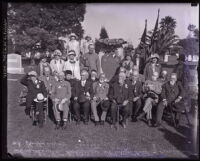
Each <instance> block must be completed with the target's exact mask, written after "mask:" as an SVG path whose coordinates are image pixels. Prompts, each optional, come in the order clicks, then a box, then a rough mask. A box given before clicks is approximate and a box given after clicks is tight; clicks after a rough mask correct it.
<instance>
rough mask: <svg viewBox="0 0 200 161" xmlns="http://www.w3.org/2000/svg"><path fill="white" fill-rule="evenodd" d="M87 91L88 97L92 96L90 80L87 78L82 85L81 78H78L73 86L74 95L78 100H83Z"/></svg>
mask: <svg viewBox="0 0 200 161" xmlns="http://www.w3.org/2000/svg"><path fill="white" fill-rule="evenodd" d="M87 92H89V94H90V98H93V86H92V82H91V81H89V80H86V83H85V87H82V85H81V80H80V81H79V80H78V81H77V83H76V84H75V88H74V97H78V100H84V99H85V98H86V97H85V96H86V93H87ZM80 102H82V101H80Z"/></svg>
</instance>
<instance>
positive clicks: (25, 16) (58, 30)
mask: <svg viewBox="0 0 200 161" xmlns="http://www.w3.org/2000/svg"><path fill="white" fill-rule="evenodd" d="M84 14H85V4H75V3H58V4H56V5H55V4H53V3H10V4H9V5H8V31H9V32H8V37H9V38H14V41H15V45H16V46H17V48H18V50H20V51H21V52H22V51H31V50H32V49H33V47H34V45H35V44H36V43H38V42H40V43H41V47H42V51H45V50H47V49H48V50H50V51H51V50H55V49H56V48H57V47H58V44H57V43H56V41H57V39H58V37H60V36H65V35H66V34H70V33H71V32H74V33H76V35H78V36H79V38H82V36H83V33H84V31H83V29H82V26H81V22H82V21H83V20H84Z"/></svg>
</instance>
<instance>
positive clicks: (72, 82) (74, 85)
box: [66, 79, 78, 99]
mask: <svg viewBox="0 0 200 161" xmlns="http://www.w3.org/2000/svg"><path fill="white" fill-rule="evenodd" d="M66 81H68V82H69V83H70V85H71V98H72V99H73V98H74V95H75V87H76V83H77V82H78V80H77V79H70V80H66Z"/></svg>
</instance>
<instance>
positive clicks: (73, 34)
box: [69, 33, 78, 39]
mask: <svg viewBox="0 0 200 161" xmlns="http://www.w3.org/2000/svg"><path fill="white" fill-rule="evenodd" d="M71 37H75V38H76V39H77V38H78V37H77V35H76V34H75V33H71V34H70V35H69V38H71Z"/></svg>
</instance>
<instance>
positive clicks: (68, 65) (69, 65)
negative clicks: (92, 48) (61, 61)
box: [64, 50, 81, 80]
mask: <svg viewBox="0 0 200 161" xmlns="http://www.w3.org/2000/svg"><path fill="white" fill-rule="evenodd" d="M66 70H70V71H72V77H73V78H76V79H78V80H80V78H81V76H80V66H79V61H78V60H76V53H75V51H74V50H70V51H69V52H68V60H67V61H66V62H65V66H64V71H66Z"/></svg>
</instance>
